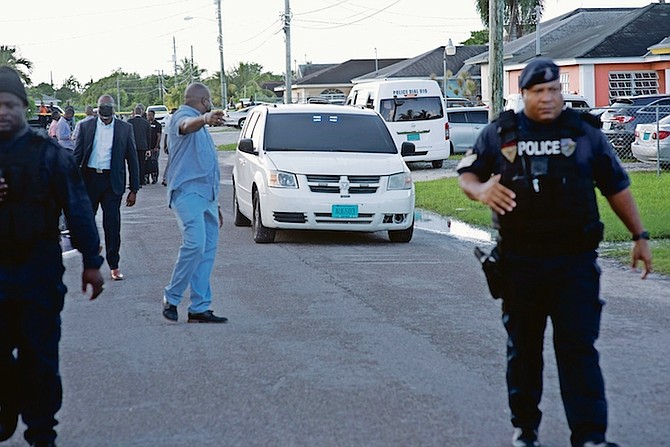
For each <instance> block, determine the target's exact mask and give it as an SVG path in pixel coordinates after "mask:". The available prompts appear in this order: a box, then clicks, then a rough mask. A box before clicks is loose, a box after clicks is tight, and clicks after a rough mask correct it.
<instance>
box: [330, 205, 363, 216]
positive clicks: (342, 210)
mask: <svg viewBox="0 0 670 447" xmlns="http://www.w3.org/2000/svg"><path fill="white" fill-rule="evenodd" d="M331 214H332V215H333V218H334V219H351V218H352V217H358V205H333V207H332V210H331Z"/></svg>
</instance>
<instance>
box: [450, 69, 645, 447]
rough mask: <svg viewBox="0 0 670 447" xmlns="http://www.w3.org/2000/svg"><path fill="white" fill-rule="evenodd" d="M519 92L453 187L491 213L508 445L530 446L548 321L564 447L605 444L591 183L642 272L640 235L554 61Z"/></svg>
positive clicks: (593, 128) (625, 186)
mask: <svg viewBox="0 0 670 447" xmlns="http://www.w3.org/2000/svg"><path fill="white" fill-rule="evenodd" d="M519 89H520V90H521V93H522V95H523V99H524V102H525V106H524V110H523V111H522V112H519V113H517V114H515V113H514V112H513V111H506V112H503V113H502V114H501V115H500V116H499V117H498V119H497V120H495V121H493V122H492V123H491V124H489V125H488V126H487V127H486V128H485V129H484V130H483V132H482V134H481V136H480V138H479V139H478V141H477V143H476V144H475V148H474V153H473V154H471V155H469V156H467V157H464V158H463V160H462V161H461V163H460V165H459V167H458V172H459V184H460V186H461V188H462V189H463V191H464V192H465V194H466V195H467V196H468V197H469V198H470V199H473V200H477V201H479V202H482V203H484V204H486V205H488V206H489V207H490V208H491V209H492V210H493V212H494V226H496V227H497V228H498V231H499V236H500V240H499V243H498V247H497V249H498V250H499V251H500V259H499V265H500V268H501V271H502V277H503V278H504V281H503V284H502V293H501V294H502V298H503V317H502V320H503V324H504V326H505V329H506V330H507V334H508V339H507V387H508V394H509V406H510V409H511V413H512V425H513V426H514V435H513V442H512V445H513V446H515V447H528V446H539V445H540V444H539V441H538V427H539V425H540V418H541V416H542V413H541V412H540V410H539V409H538V405H539V403H540V397H541V395H542V365H543V360H542V347H543V337H544V330H545V326H546V321H547V317H550V318H551V320H552V325H553V329H554V348H555V351H556V363H557V366H558V373H559V379H560V386H561V396H562V398H563V405H564V407H565V412H566V416H567V420H568V424H569V426H570V430H571V438H570V440H571V444H572V446H573V447H582V446H584V447H594V446H598V447H605V446H615V444H613V443H607V442H606V440H605V431H606V429H607V402H606V399H605V387H604V383H603V377H602V374H601V370H600V366H599V364H598V351H597V350H596V349H595V347H594V343H595V341H596V338H597V337H598V332H599V326H600V313H601V306H602V302H601V301H600V300H599V297H598V295H599V279H600V269H599V267H598V265H597V263H596V259H597V253H596V248H597V247H598V244H599V242H600V240H601V239H602V234H603V225H602V223H601V222H600V219H599V215H598V207H597V204H596V197H595V191H594V185H595V186H597V187H598V189H599V190H600V192H601V193H602V194H603V195H604V196H605V197H606V198H607V200H608V202H609V205H610V207H611V208H612V209H613V210H614V212H615V213H616V214H617V216H619V218H620V219H621V221H622V222H623V223H624V224H625V225H626V227H627V228H628V230H630V232H631V235H632V239H633V241H635V242H634V246H633V249H632V265H633V266H635V265H637V264H638V262H639V261H642V262H643V263H644V272H643V274H642V278H645V277H646V276H647V274H648V273H649V271H650V270H651V252H650V250H649V246H648V244H647V239H649V234H648V233H647V232H646V231H645V230H644V227H643V225H642V221H641V219H640V216H639V214H638V211H637V207H636V205H635V202H634V200H633V197H632V195H631V192H630V190H629V185H630V182H629V178H628V175H627V174H626V172H625V171H624V169H623V168H622V166H621V164H620V163H619V161H618V159H617V157H616V155H615V154H614V152H613V151H612V148H611V147H610V145H609V143H608V142H607V139H606V138H605V136H604V134H603V133H602V132H601V131H600V129H599V123H598V122H597V121H596V120H594V119H593V118H591V117H590V115H589V114H583V113H579V112H576V111H574V110H572V109H569V108H568V109H565V110H563V98H562V95H561V84H560V81H559V68H558V67H557V66H556V65H555V64H554V62H553V61H551V60H550V59H547V58H536V59H534V60H532V61H531V62H530V63H528V65H527V66H526V67H525V68H524V70H523V71H522V73H521V76H520V78H519Z"/></svg>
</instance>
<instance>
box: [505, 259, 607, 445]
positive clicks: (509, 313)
mask: <svg viewBox="0 0 670 447" xmlns="http://www.w3.org/2000/svg"><path fill="white" fill-rule="evenodd" d="M596 258H597V254H596V253H595V252H587V253H582V254H577V255H564V256H551V257H533V256H523V255H516V254H513V253H509V252H508V253H503V269H504V271H505V273H506V276H507V277H508V278H509V279H510V281H509V282H508V284H507V286H506V288H505V289H506V290H505V291H504V293H503V300H504V301H503V323H504V325H505V329H506V330H507V334H508V339H507V388H508V393H509V405H510V409H511V410H512V424H513V425H514V426H515V427H521V428H524V429H537V427H538V426H539V425H540V419H541V417H542V413H541V412H540V410H539V408H538V405H539V403H540V398H541V396H542V369H543V359H542V348H543V340H544V331H545V327H546V324H547V317H550V318H551V321H552V325H553V329H554V340H553V341H554V350H555V352H556V363H557V366H558V376H559V382H560V387H561V396H562V398H563V405H564V407H565V413H566V416H567V420H568V424H569V426H570V429H571V431H572V436H571V443H572V445H573V446H581V445H582V444H583V443H584V442H586V441H595V442H602V441H604V440H605V430H606V429H607V401H606V400H605V386H604V383H603V377H602V374H601V370H600V366H599V362H598V351H597V350H596V348H595V346H594V344H595V341H596V339H597V338H598V334H599V331H600V313H601V308H602V302H601V301H600V299H599V289H600V284H599V283H600V268H599V267H598V265H597V263H596Z"/></svg>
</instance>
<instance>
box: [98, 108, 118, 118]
mask: <svg viewBox="0 0 670 447" xmlns="http://www.w3.org/2000/svg"><path fill="white" fill-rule="evenodd" d="M98 114H99V115H100V116H102V117H104V118H109V117H110V116H112V115H113V114H114V107H113V106H107V105H101V106H100V107H98Z"/></svg>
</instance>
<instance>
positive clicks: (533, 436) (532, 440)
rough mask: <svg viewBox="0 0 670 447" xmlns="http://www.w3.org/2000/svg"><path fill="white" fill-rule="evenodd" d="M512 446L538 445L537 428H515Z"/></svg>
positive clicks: (536, 446) (534, 446) (528, 446)
mask: <svg viewBox="0 0 670 447" xmlns="http://www.w3.org/2000/svg"><path fill="white" fill-rule="evenodd" d="M512 447H540V441H538V440H537V430H524V429H522V428H518V427H517V428H515V429H514V435H513V436H512Z"/></svg>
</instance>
